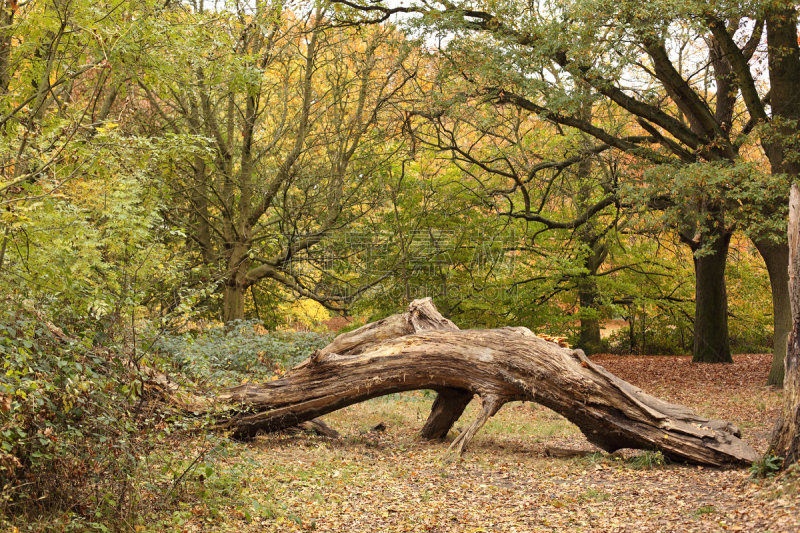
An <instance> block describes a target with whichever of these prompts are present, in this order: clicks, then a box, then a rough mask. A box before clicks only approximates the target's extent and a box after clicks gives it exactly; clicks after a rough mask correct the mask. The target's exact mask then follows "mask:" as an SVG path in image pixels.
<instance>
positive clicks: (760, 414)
mask: <svg viewBox="0 0 800 533" xmlns="http://www.w3.org/2000/svg"><path fill="white" fill-rule="evenodd" d="M734 359H735V363H734V364H733V365H695V364H691V362H690V358H688V357H619V356H604V355H600V356H595V357H593V360H594V361H595V362H596V363H599V364H601V365H602V366H604V367H605V368H606V369H608V370H609V371H611V372H613V373H614V374H616V375H618V376H620V377H621V378H623V379H625V380H627V381H629V382H631V383H633V384H635V385H637V386H639V387H641V388H642V389H644V390H645V391H646V392H648V393H650V394H653V395H655V396H658V397H661V398H664V399H666V400H669V401H672V402H677V403H682V404H685V405H688V406H691V407H693V408H695V409H696V410H697V411H699V413H700V414H702V415H704V416H707V417H712V418H721V419H725V420H729V421H732V422H734V423H735V424H736V425H738V426H739V428H741V430H742V435H743V437H744V439H745V440H746V441H747V442H749V443H750V444H751V445H753V446H754V447H755V448H756V449H757V450H758V451H759V452H762V453H763V452H764V451H766V447H767V442H768V438H769V433H770V430H771V428H772V424H773V421H774V419H775V417H776V415H777V413H778V408H779V406H780V403H781V401H782V395H781V392H780V391H779V390H776V389H774V388H772V387H765V386H764V385H763V383H764V382H765V381H766V376H767V373H768V371H769V367H770V356H768V355H738V356H735V357H734ZM432 401H433V394H432V393H430V392H428V391H418V392H415V393H408V394H402V395H392V396H389V397H384V398H378V399H375V400H371V401H369V402H365V403H363V404H360V405H356V406H352V407H349V408H347V409H344V410H341V411H339V412H337V413H334V414H332V415H329V416H327V417H325V421H326V422H328V424H330V425H331V426H332V427H334V428H336V429H337V430H338V431H340V432H341V434H342V438H341V439H339V440H331V439H328V438H324V437H318V436H314V435H310V434H306V433H299V434H298V433H296V434H288V433H284V434H273V435H266V436H263V437H259V438H257V439H256V440H254V441H252V442H249V443H233V442H227V443H224V444H222V445H220V444H217V445H215V447H214V448H213V449H212V450H211V451H210V452H208V453H207V454H206V455H205V456H204V459H203V462H204V463H206V464H208V466H207V467H206V469H205V470H204V471H205V474H206V475H203V474H200V475H199V476H197V475H191V476H187V477H186V483H185V484H184V486H183V488H182V492H181V494H180V495H179V498H180V499H181V500H182V503H181V505H182V506H183V509H184V511H182V512H176V513H174V514H173V515H172V516H171V517H169V518H168V521H169V527H170V528H171V529H174V530H182V531H237V532H251V531H252V532H256V531H258V532H262V531H311V530H315V531H333V532H362V531H363V532H373V531H381V530H382V531H386V532H395V531H437V532H445V531H447V532H476V531H486V532H489V531H503V532H514V531H519V532H528V531H531V532H532V531H587V532H588V531H595V532H615V531H618V532H623V531H624V532H651V531H652V532H660V531H664V532H675V531H698V532H700V531H702V532H708V531H748V532H750V531H772V532H795V531H800V472H797V471H794V472H793V473H790V474H789V475H787V474H783V475H781V476H779V477H778V478H776V479H768V480H762V481H754V480H752V479H750V472H749V471H748V470H746V469H744V470H718V469H712V468H702V467H698V466H687V465H683V464H658V463H660V462H661V458H660V456H659V455H657V454H653V453H645V454H643V453H642V452H639V451H634V450H624V451H622V453H620V452H617V453H616V454H614V455H607V454H604V453H599V452H598V453H594V454H592V455H589V456H586V457H581V458H570V459H557V458H551V457H547V456H546V454H545V448H546V447H550V446H555V447H563V448H574V449H580V450H595V449H594V448H593V447H592V446H591V445H590V444H589V443H588V442H587V441H586V440H585V439H584V437H583V435H582V434H581V433H580V432H579V431H578V429H577V428H576V427H575V426H574V425H572V424H571V423H570V422H568V421H567V420H565V419H564V418H563V417H561V416H559V415H558V414H556V413H554V412H552V411H550V410H549V409H546V408H544V407H541V406H538V405H536V404H530V403H526V404H522V403H512V404H508V405H506V406H504V407H503V408H502V409H501V410H500V412H499V413H498V414H497V415H496V416H495V417H493V418H492V419H491V420H490V421H489V422H488V423H487V425H486V426H485V427H484V428H483V429H482V430H481V431H480V432H479V434H478V436H477V437H476V438H475V440H474V441H473V443H472V445H471V447H470V449H469V451H468V452H467V453H466V454H465V456H464V457H463V458H462V460H460V461H457V462H455V463H453V464H447V463H445V462H443V461H442V459H443V456H444V452H445V450H446V448H447V444H446V443H439V442H427V441H424V440H422V439H420V438H418V436H417V435H418V432H419V429H420V428H421V426H422V424H423V423H424V421H425V418H426V417H427V415H428V412H429V409H430V405H431V402H432ZM473 403H478V402H473ZM476 407H477V406H475V405H471V406H470V407H469V408H468V411H467V412H466V413H465V416H464V417H463V418H462V419H461V420H460V421H459V422H458V423H457V426H459V425H461V424H462V423H466V422H465V421H469V420H471V419H472V418H473V417H474V415H475V409H476ZM379 423H382V424H383V425H384V426H385V429H383V430H374V429H372V428H374V427H375V426H377V425H378V424H379ZM453 435H454V433H451V436H450V438H452V436H453ZM184 444H185V445H186V448H185V450H184V452H185V453H186V460H187V461H190V460H191V457H192V454H193V453H196V450H197V449H201V448H202V446H204V445H207V444H203V443H199V442H197V441H193V442H191V443H186V442H184ZM595 451H596V450H595ZM648 467H650V468H648ZM198 495H202V498H200V497H198ZM156 514H157V513H156ZM160 523H161V524H162V525H161V526H159V525H157V524H156V523H153V526H154V527H156V528H159V527H164V526H167V523H165V522H160Z"/></svg>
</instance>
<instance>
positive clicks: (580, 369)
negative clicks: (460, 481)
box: [217, 298, 758, 466]
mask: <svg viewBox="0 0 800 533" xmlns="http://www.w3.org/2000/svg"><path fill="white" fill-rule="evenodd" d="M418 389H432V390H435V391H437V392H438V397H437V398H436V400H435V402H434V404H433V409H432V411H431V414H430V416H429V418H428V421H427V422H426V423H425V426H424V428H423V430H422V434H423V436H424V437H427V438H441V437H444V436H445V435H447V433H448V431H449V430H450V428H451V427H452V426H453V423H454V422H455V421H456V420H457V419H458V418H459V417H460V416H461V414H462V413H463V411H464V408H465V407H466V406H467V404H468V403H469V402H470V401H471V400H472V399H473V398H474V397H476V396H477V397H479V398H480V400H481V401H482V408H481V410H480V412H479V413H478V416H477V418H476V419H475V420H474V421H472V423H471V424H469V425H468V426H467V427H466V428H465V430H464V431H463V432H461V434H459V435H458V436H457V437H456V438H455V440H454V441H453V442H452V444H451V445H450V451H451V452H452V453H461V452H463V450H464V449H465V447H466V446H467V445H468V444H469V443H470V441H471V440H472V439H473V437H474V436H475V434H476V433H477V432H478V430H480V428H481V427H482V426H483V424H484V423H485V422H486V421H487V420H488V419H489V418H490V417H491V416H492V415H494V414H495V413H496V412H497V411H498V409H500V408H501V407H502V406H503V404H505V403H507V402H511V401H532V402H536V403H539V404H541V405H544V406H546V407H548V408H550V409H552V410H553V411H556V412H557V413H560V414H561V415H563V416H565V417H566V418H567V419H569V420H570V421H571V422H573V423H574V424H575V425H577V426H578V427H579V428H580V430H581V431H582V432H583V434H584V435H585V436H586V438H587V439H588V440H589V442H591V443H593V444H595V445H596V446H598V447H599V448H601V449H603V450H605V451H607V452H613V451H615V450H617V449H620V448H638V449H649V450H660V451H661V452H663V453H664V455H665V456H667V457H669V458H671V459H673V460H678V461H686V462H692V463H698V464H704V465H713V466H722V465H746V464H750V463H751V462H752V461H754V460H756V459H757V458H758V454H757V453H756V452H755V451H754V450H753V449H752V448H751V447H750V446H748V445H747V444H746V443H745V442H744V441H742V440H741V439H740V438H739V437H740V432H739V430H738V428H736V427H735V426H734V425H733V424H730V423H728V422H724V421H720V420H709V419H706V418H703V417H701V416H698V415H696V414H695V413H694V412H693V411H692V410H691V409H689V408H687V407H683V406H680V405H675V404H671V403H667V402H665V401H663V400H659V399H658V398H655V397H653V396H650V395H648V394H645V393H644V392H642V391H641V390H640V389H638V388H637V387H634V386H633V385H631V384H630V383H627V382H625V381H623V380H621V379H619V378H617V377H616V376H614V375H612V374H611V373H609V372H607V371H606V370H605V369H604V368H603V367H601V366H598V365H595V364H594V363H592V362H591V361H589V360H588V359H587V358H586V356H585V355H584V354H583V352H582V351H580V350H572V349H568V348H562V347H559V346H558V345H557V344H555V343H552V342H549V341H547V340H544V339H541V338H539V337H537V336H536V335H534V334H533V333H531V331H530V330H528V329H527V328H524V327H506V328H501V329H492V330H459V329H458V328H457V327H456V325H455V324H453V323H452V322H451V321H449V320H447V319H446V318H444V317H443V316H442V315H441V314H439V312H438V311H437V310H436V307H435V306H434V305H433V302H432V301H431V299H430V298H426V299H423V300H415V301H414V302H412V303H411V305H410V306H409V309H408V312H407V313H404V314H401V315H394V316H391V317H388V318H386V319H383V320H381V321H378V322H375V323H372V324H367V325H365V326H363V327H361V328H359V329H357V330H355V331H352V332H349V333H345V334H343V335H340V336H338V337H337V338H336V339H334V341H333V342H332V343H331V344H330V345H328V346H327V347H325V348H323V349H321V350H317V351H315V352H314V353H313V354H312V356H311V357H310V358H309V359H307V360H306V361H304V362H303V363H301V364H300V365H298V366H297V367H295V368H293V369H292V370H291V371H289V372H288V373H287V374H286V375H285V376H284V377H282V378H281V379H279V380H277V381H272V382H269V383H264V384H261V385H255V384H246V385H242V386H239V387H235V388H233V389H230V390H229V391H228V392H227V393H226V394H224V395H222V396H221V397H220V400H222V401H224V402H228V403H229V404H234V405H235V408H234V409H232V410H231V411H229V414H228V415H227V416H226V417H225V418H222V419H219V423H218V425H217V428H218V429H223V430H229V431H231V432H232V433H233V434H234V435H235V436H238V437H244V438H246V437H252V436H255V435H256V434H258V433H259V432H270V431H276V430H281V429H285V428H288V427H291V426H294V425H297V424H299V423H302V422H306V421H309V420H312V419H314V418H316V417H319V416H322V415H325V414H327V413H330V412H333V411H336V410H338V409H341V408H343V407H347V406H348V405H353V404H356V403H359V402H363V401H365V400H368V399H370V398H375V397H378V396H383V395H386V394H392V393H397V392H404V391H410V390H418Z"/></svg>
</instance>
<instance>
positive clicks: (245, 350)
mask: <svg viewBox="0 0 800 533" xmlns="http://www.w3.org/2000/svg"><path fill="white" fill-rule="evenodd" d="M259 330H261V331H263V328H261V327H260V323H259V322H258V321H253V320H250V321H237V322H235V323H233V324H229V325H228V326H227V327H225V326H217V327H212V328H208V329H206V330H204V331H203V332H202V333H199V334H192V333H185V334H182V335H174V336H165V337H162V338H161V339H159V341H158V342H157V344H156V346H155V348H156V349H157V350H158V351H159V352H160V353H162V354H164V355H165V356H166V358H167V363H168V364H169V365H170V366H171V367H172V369H173V370H174V371H176V372H179V373H181V374H183V375H184V376H187V377H189V378H190V379H193V380H196V381H197V382H198V383H199V384H205V385H207V386H227V385H233V384H237V383H240V382H241V381H242V380H243V379H247V380H250V381H256V380H261V381H265V380H268V379H269V378H270V377H271V376H273V375H275V374H277V373H281V372H283V371H284V370H286V369H287V368H291V367H292V366H294V365H296V364H297V363H299V362H301V361H302V360H303V359H306V358H307V357H308V356H309V355H311V352H313V351H314V350H315V349H317V348H322V347H324V346H326V345H328V344H329V343H330V341H331V337H332V336H331V335H330V334H321V333H314V332H297V333H295V332H283V331H278V332H269V333H261V332H259Z"/></svg>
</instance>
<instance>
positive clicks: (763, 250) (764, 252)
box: [753, 239, 792, 387]
mask: <svg viewBox="0 0 800 533" xmlns="http://www.w3.org/2000/svg"><path fill="white" fill-rule="evenodd" d="M753 243H754V244H755V245H756V248H757V249H758V252H759V254H761V257H762V258H763V259H764V263H765V264H766V266H767V272H768V273H769V285H770V288H771V289H772V313H773V315H772V324H773V328H774V333H773V336H772V339H773V344H772V368H771V369H770V371H769V376H768V377H767V385H777V386H779V387H782V386H783V377H784V371H785V370H784V369H785V367H784V359H786V341H787V339H788V338H789V332H790V331H792V308H791V305H790V303H789V270H788V266H789V245H788V244H787V243H774V242H771V241H769V240H766V239H765V240H760V241H753Z"/></svg>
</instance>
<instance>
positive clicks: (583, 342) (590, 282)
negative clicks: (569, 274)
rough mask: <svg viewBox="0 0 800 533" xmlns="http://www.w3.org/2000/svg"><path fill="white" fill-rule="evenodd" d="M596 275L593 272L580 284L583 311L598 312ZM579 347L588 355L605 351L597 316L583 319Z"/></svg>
mask: <svg viewBox="0 0 800 533" xmlns="http://www.w3.org/2000/svg"><path fill="white" fill-rule="evenodd" d="M596 274H597V271H595V272H592V273H590V274H589V275H588V276H586V277H584V278H583V279H581V280H580V281H579V283H578V300H579V301H580V306H581V310H589V311H590V312H592V311H597V301H596V300H597V282H596V281H595V279H594V277H593V276H594V275H596ZM578 347H579V348H581V349H582V350H583V351H584V352H585V353H586V354H588V355H592V354H595V353H598V352H600V351H601V350H602V349H603V341H602V339H601V337H600V319H599V318H597V316H596V315H595V316H594V317H592V318H586V317H583V318H581V330H580V334H579V336H578Z"/></svg>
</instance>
